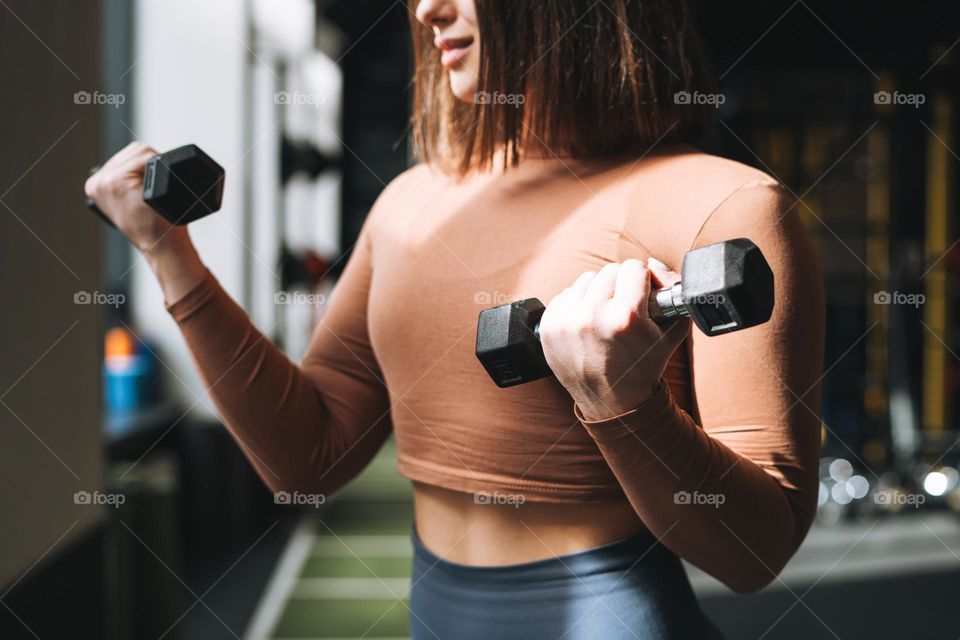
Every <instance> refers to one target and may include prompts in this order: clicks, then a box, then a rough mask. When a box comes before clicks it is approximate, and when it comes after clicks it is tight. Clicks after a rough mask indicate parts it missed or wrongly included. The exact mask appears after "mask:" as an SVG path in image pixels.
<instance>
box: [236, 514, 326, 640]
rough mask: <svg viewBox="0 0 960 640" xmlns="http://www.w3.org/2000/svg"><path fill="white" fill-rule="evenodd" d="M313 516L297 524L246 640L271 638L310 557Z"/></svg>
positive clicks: (248, 628) (259, 605)
mask: <svg viewBox="0 0 960 640" xmlns="http://www.w3.org/2000/svg"><path fill="white" fill-rule="evenodd" d="M314 518H315V516H314V515H312V514H307V515H305V516H304V517H303V518H302V519H301V520H300V522H299V523H297V526H296V528H295V529H294V531H293V534H292V535H291V536H290V540H289V541H288V542H287V547H286V549H284V550H283V555H282V556H281V557H280V561H279V562H278V563H277V566H276V567H275V568H274V570H273V575H271V576H270V581H269V582H268V583H267V588H266V589H264V592H263V596H262V597H261V598H260V603H259V604H258V605H257V609H256V611H254V613H253V618H252V620H251V621H250V625H249V626H248V627H247V632H246V633H245V634H244V636H243V637H244V640H268V638H270V634H271V633H272V632H273V629H274V628H275V627H276V626H277V622H278V621H279V619H280V615H281V614H282V613H283V607H284V605H286V603H287V600H289V599H290V593H291V592H292V591H293V589H294V588H295V587H296V584H297V577H298V576H299V575H300V572H301V571H302V570H303V567H304V565H305V564H306V562H307V558H309V557H310V548H311V546H313V534H314V531H316V526H317V525H316V521H315V519H314Z"/></svg>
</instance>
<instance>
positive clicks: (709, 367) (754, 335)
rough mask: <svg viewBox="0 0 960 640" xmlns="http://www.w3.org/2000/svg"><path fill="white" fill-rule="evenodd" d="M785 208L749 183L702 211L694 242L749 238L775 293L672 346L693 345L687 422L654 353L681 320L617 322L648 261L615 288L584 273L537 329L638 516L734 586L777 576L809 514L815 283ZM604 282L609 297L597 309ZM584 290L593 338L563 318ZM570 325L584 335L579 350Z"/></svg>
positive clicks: (817, 342)
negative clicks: (719, 331) (748, 314)
mask: <svg viewBox="0 0 960 640" xmlns="http://www.w3.org/2000/svg"><path fill="white" fill-rule="evenodd" d="M792 204H793V201H792V199H791V198H788V197H786V196H785V194H784V193H783V190H782V188H780V187H777V186H775V185H774V184H771V183H769V182H759V183H755V184H753V185H749V186H746V187H743V188H741V189H739V190H738V191H737V192H736V193H735V194H733V195H732V196H731V197H730V198H728V199H727V200H726V201H725V202H724V203H723V204H722V205H721V206H720V207H718V208H717V209H716V210H715V211H714V212H713V213H712V214H711V215H710V217H709V218H708V219H707V221H706V223H705V224H704V225H703V227H702V228H701V230H700V232H699V234H698V236H697V238H696V240H695V242H694V247H699V246H703V245H706V244H710V243H713V242H719V241H722V240H729V239H732V238H737V237H747V238H750V239H751V240H753V241H754V242H755V243H756V244H757V246H758V247H760V249H761V251H762V252H763V254H764V256H765V257H766V258H767V261H768V262H769V263H770V267H771V268H772V270H773V272H774V279H775V296H776V298H775V307H774V312H773V316H772V317H771V319H770V321H769V322H767V323H765V324H763V325H759V326H757V327H753V328H750V329H746V330H743V331H739V332H735V333H730V334H726V335H723V336H717V337H706V336H704V335H703V334H702V333H701V332H700V331H699V330H697V329H695V328H694V329H693V330H692V335H691V336H690V337H689V338H688V341H689V342H687V343H684V344H683V345H681V346H680V348H685V347H686V346H688V345H689V346H690V355H691V375H692V383H693V389H694V407H693V408H694V409H695V411H692V413H695V414H698V415H696V416H695V417H692V416H691V415H690V414H688V413H687V412H686V411H684V410H683V409H681V408H680V407H679V406H677V404H676V403H675V402H674V399H673V397H672V396H671V394H670V390H669V388H668V387H667V385H666V384H665V383H663V382H662V381H660V382H659V383H658V382H657V380H658V379H659V377H660V375H661V374H662V372H663V370H664V367H665V365H666V358H665V356H664V355H663V353H662V352H663V351H664V350H669V351H672V350H673V347H674V346H675V345H676V344H677V343H679V342H680V341H681V340H683V332H684V331H685V326H684V325H683V324H679V323H678V324H677V325H675V326H673V327H668V328H661V327H657V326H656V325H653V323H652V322H649V321H648V320H647V319H646V318H640V317H638V318H635V319H634V320H633V322H632V323H625V322H617V321H616V319H615V318H616V316H615V315H614V314H616V313H619V311H618V310H619V309H620V307H622V304H621V305H618V304H617V303H616V301H617V299H618V295H619V296H620V297H627V296H629V291H631V290H633V289H637V288H638V287H637V286H636V285H635V283H631V278H636V277H637V276H636V275H635V273H633V272H635V271H639V272H640V273H641V274H642V275H641V277H642V278H644V279H646V278H647V277H648V276H647V275H646V271H645V269H643V268H642V267H636V266H634V267H633V268H632V270H631V269H626V268H624V265H626V264H627V263H624V265H621V268H620V269H619V271H620V272H621V273H618V274H614V275H613V276H609V275H608V276H607V277H608V279H609V278H610V277H612V278H613V284H612V285H610V284H609V283H608V284H604V283H603V282H602V280H603V278H604V272H603V271H601V272H600V273H599V274H596V275H595V276H594V277H592V278H586V279H587V280H588V281H589V282H587V283H586V284H584V283H580V285H579V286H580V289H579V290H577V289H576V287H571V290H568V291H566V292H564V293H563V294H561V296H558V298H561V299H560V300H559V301H558V304H557V305H556V306H555V308H554V310H553V311H554V313H553V314H551V316H552V317H550V318H548V317H547V316H546V315H545V318H544V322H543V324H542V325H541V333H543V331H544V325H547V328H546V331H547V334H548V335H546V336H544V337H543V340H544V350H545V353H546V354H547V356H548V361H551V366H553V367H554V371H557V370H558V369H557V367H559V368H560V370H561V371H563V372H565V373H558V378H560V379H561V382H563V383H564V385H565V386H566V387H567V389H568V390H569V391H570V392H571V395H572V396H573V398H574V400H575V401H576V412H577V415H578V417H579V418H580V419H581V422H582V423H583V424H584V427H585V428H586V429H587V431H588V432H589V433H590V435H591V436H592V437H593V438H594V440H595V441H596V442H597V445H598V446H599V448H600V450H601V452H602V454H603V456H604V458H605V459H606V461H607V463H608V464H609V465H610V468H611V469H612V470H613V472H614V474H615V475H616V476H617V479H618V480H619V482H620V484H621V486H622V487H623V490H624V492H625V493H626V495H627V497H628V499H629V500H630V502H631V504H632V505H633V507H634V509H635V510H636V512H637V513H638V515H639V516H640V517H641V519H642V520H643V522H644V524H645V525H646V526H647V527H648V528H649V529H650V530H651V531H652V532H653V533H654V534H655V535H656V536H657V537H659V538H661V540H662V542H663V543H664V544H665V545H666V546H667V547H669V548H670V549H672V550H673V551H674V552H675V553H676V554H677V555H679V556H681V557H682V558H684V559H686V560H688V561H690V562H692V563H693V564H694V565H696V566H698V567H700V568H701V569H703V570H704V571H706V572H708V573H710V574H711V575H713V576H715V577H716V578H717V579H719V580H721V581H722V582H724V583H725V584H726V585H728V586H729V587H730V588H732V589H733V590H735V591H738V592H749V591H755V590H757V589H760V588H761V587H763V586H764V585H766V584H768V583H769V582H770V581H771V580H773V579H774V578H775V577H776V576H777V574H778V573H779V572H780V570H781V569H782V568H783V566H784V565H785V564H786V562H787V560H789V559H790V557H791V556H792V555H793V553H794V552H795V551H796V549H797V547H798V546H799V545H800V543H801V542H802V541H803V538H804V536H805V535H806V533H807V530H808V529H809V527H810V524H811V522H812V521H813V517H814V515H815V511H816V502H817V489H818V484H817V458H818V450H819V443H820V424H821V422H820V417H819V409H820V377H821V372H822V366H823V362H822V353H823V334H824V306H823V305H824V303H823V284H822V279H821V275H820V270H819V267H818V260H817V257H816V254H815V251H814V249H813V247H812V245H811V242H810V240H809V238H808V237H807V234H806V231H805V229H804V228H803V225H802V223H801V221H800V219H799V217H798V215H797V212H796V210H795V209H791V207H792ZM691 248H693V247H691ZM613 270H614V271H617V269H613ZM631 274H633V275H631ZM621 280H622V281H623V282H622V283H621ZM621 284H623V286H624V293H622V294H621V293H620V290H621ZM596 287H599V288H600V290H601V291H600V294H599V295H598V293H597V292H596V291H594V290H593V289H594V288H596ZM628 287H629V288H628ZM639 288H643V287H639ZM605 291H607V292H609V293H610V296H609V299H608V300H607V305H606V307H604V305H603V303H599V306H598V303H597V300H598V299H600V298H602V297H603V293H604V292H605ZM564 296H566V301H564V299H563V297H564ZM578 297H579V304H580V307H579V308H581V309H582V308H584V307H591V308H592V309H593V311H592V312H589V313H587V314H586V316H590V317H593V318H594V319H595V322H594V329H595V330H596V332H597V334H598V335H593V336H592V337H587V334H588V333H589V330H585V329H584V327H583V326H580V327H579V331H571V328H570V325H569V322H567V323H565V322H563V321H562V320H560V318H561V317H563V316H565V317H568V318H569V317H570V310H571V308H572V307H574V306H575V305H576V304H578V303H577V300H578ZM646 297H647V291H642V292H641V294H640V299H639V300H632V301H631V304H635V305H636V307H635V308H637V309H645V308H646ZM551 305H553V303H551ZM604 309H606V311H604ZM549 312H550V308H549V307H548V313H549ZM565 312H566V313H565ZM640 315H641V314H637V316H640ZM611 318H614V319H613V320H611ZM580 324H581V325H582V324H583V323H582V322H581V323H580ZM551 325H552V327H551ZM564 325H565V326H564ZM573 333H579V338H577V340H579V342H578V343H577V344H576V345H574V344H573V341H575V339H574V338H573V337H572V334H573ZM678 336H679V337H678ZM551 342H552V345H550V346H548V343H551ZM598 344H601V345H604V346H601V347H600V348H598ZM561 345H562V347H561ZM570 353H574V354H575V355H573V356H570V355H569V354H570ZM624 354H627V355H628V357H627V358H626V359H624ZM666 357H669V354H667V356H666ZM591 358H593V359H592V360H591ZM629 361H632V364H630V362H629ZM573 363H576V364H573ZM574 369H576V370H577V371H574ZM585 372H586V373H585ZM601 372H602V374H601ZM578 376H579V377H578ZM585 380H586V381H587V382H586V383H585V382H584V381H585ZM637 399H639V402H638V401H637ZM629 407H633V408H632V409H630V410H627V408H629ZM611 416H612V417H611ZM695 418H696V419H695Z"/></svg>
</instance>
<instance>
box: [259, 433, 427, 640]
mask: <svg viewBox="0 0 960 640" xmlns="http://www.w3.org/2000/svg"><path fill="white" fill-rule="evenodd" d="M395 465H396V453H395V449H394V445H393V442H392V440H391V441H389V442H388V443H387V444H386V445H385V446H384V448H383V450H382V451H381V452H380V453H379V454H378V456H377V457H376V458H375V459H374V460H373V462H371V464H370V465H369V467H368V468H367V469H366V470H365V471H364V472H363V474H361V476H360V477H358V478H357V479H356V480H354V481H353V482H352V483H351V484H350V485H349V486H347V487H346V488H345V489H344V490H342V491H341V492H340V493H338V494H337V496H336V498H335V499H333V500H331V501H330V502H328V504H326V505H324V506H323V507H322V508H321V510H320V511H319V512H318V513H317V514H316V515H313V514H308V515H307V517H305V518H304V520H303V522H301V524H300V525H299V526H298V528H297V530H296V531H295V533H294V535H293V536H292V538H291V540H290V542H289V543H288V546H287V549H286V551H285V553H284V556H283V557H282V558H281V560H280V562H279V564H278V566H277V569H276V570H275V572H274V575H273V577H272V579H271V581H270V584H268V586H267V589H266V591H265V594H264V597H263V599H262V600H261V603H260V606H259V607H258V610H257V611H256V612H255V614H254V617H253V622H252V624H251V628H250V631H249V632H248V634H247V637H248V638H252V639H253V640H266V639H267V638H272V639H276V640H307V639H311V640H312V639H317V640H319V639H321V638H323V639H329V638H337V639H346V638H351V639H353V638H369V639H373V638H391V639H398V638H408V637H409V634H410V631H409V622H408V620H409V617H410V614H409V610H408V609H407V603H408V594H407V590H408V588H409V585H410V565H411V553H412V549H411V546H410V527H411V523H412V521H413V503H412V501H411V490H410V483H409V481H407V480H404V479H402V478H400V477H399V476H398V475H397V473H396V471H395V470H394V467H395Z"/></svg>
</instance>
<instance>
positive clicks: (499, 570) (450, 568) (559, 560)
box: [410, 527, 665, 586]
mask: <svg viewBox="0 0 960 640" xmlns="http://www.w3.org/2000/svg"><path fill="white" fill-rule="evenodd" d="M410 537H411V539H412V542H413V550H414V562H415V563H419V564H421V565H422V567H421V568H424V569H427V568H429V571H431V573H432V572H437V573H436V575H435V576H434V578H435V579H438V580H442V579H449V580H452V581H454V582H456V583H458V584H471V585H475V586H481V585H490V586H499V585H502V584H504V583H509V584H511V585H519V584H523V583H536V584H542V583H545V582H550V581H556V580H564V581H565V580H570V579H571V578H572V577H579V578H583V577H585V576H589V575H594V574H604V573H611V572H616V571H621V570H627V569H629V568H630V567H631V566H634V565H637V564H640V563H642V562H643V560H644V558H646V557H648V556H649V555H650V554H657V553H658V551H659V552H660V553H662V551H663V550H665V549H664V548H663V547H661V545H660V543H659V542H658V541H657V539H656V538H655V537H654V535H653V534H652V533H650V532H649V531H646V530H643V531H640V532H639V533H636V534H634V535H631V536H629V537H627V538H622V539H620V540H615V541H613V542H609V543H607V544H603V545H600V546H597V547H591V548H589V549H584V550H583V551H576V552H574V553H570V554H566V555H562V556H556V557H552V558H545V559H543V560H534V561H531V562H523V563H520V564H509V565H498V566H473V565H466V564H460V563H457V562H451V561H449V560H444V559H443V558H441V557H439V556H437V555H436V554H434V553H433V552H432V551H430V550H429V549H427V548H426V547H425V546H424V545H423V542H422V541H421V540H420V536H419V535H417V530H416V527H414V529H413V533H412V534H411V536H410Z"/></svg>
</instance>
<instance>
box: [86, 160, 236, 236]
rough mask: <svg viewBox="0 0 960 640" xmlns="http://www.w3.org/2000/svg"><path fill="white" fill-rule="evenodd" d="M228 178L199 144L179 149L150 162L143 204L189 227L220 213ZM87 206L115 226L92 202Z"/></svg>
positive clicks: (144, 174) (144, 187) (144, 180)
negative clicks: (190, 224)
mask: <svg viewBox="0 0 960 640" xmlns="http://www.w3.org/2000/svg"><path fill="white" fill-rule="evenodd" d="M97 169H98V168H94V170H93V172H95V171H96V170H97ZM93 172H91V173H93ZM224 177H225V174H224V171H223V167H221V166H220V165H219V164H217V163H216V162H215V161H214V160H213V158H211V157H210V156H208V155H207V154H206V153H204V152H203V149H201V148H200V147H198V146H197V145H195V144H188V145H185V146H182V147H177V148H176V149H173V150H171V151H167V152H166V153H161V154H160V155H156V156H153V157H152V158H150V159H149V160H148V161H147V166H146V168H145V169H144V173H143V201H144V202H146V203H147V204H148V205H150V206H151V207H152V208H153V209H154V210H155V211H157V213H159V214H160V215H162V216H163V217H164V218H166V219H167V220H169V221H170V222H171V223H173V224H189V223H191V222H193V221H194V220H197V219H199V218H202V217H204V216H206V215H209V214H211V213H213V212H214V211H219V210H220V205H221V203H222V202H223V181H224ZM86 204H87V206H88V207H89V208H90V209H92V210H93V212H94V213H96V214H97V215H99V216H100V217H101V218H103V219H104V220H105V221H106V222H107V223H109V224H110V226H114V224H113V222H111V221H110V219H109V218H108V217H107V216H105V215H104V213H103V211H101V210H100V208H99V207H98V206H97V205H96V204H95V203H94V202H93V201H92V200H90V199H87V201H86Z"/></svg>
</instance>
